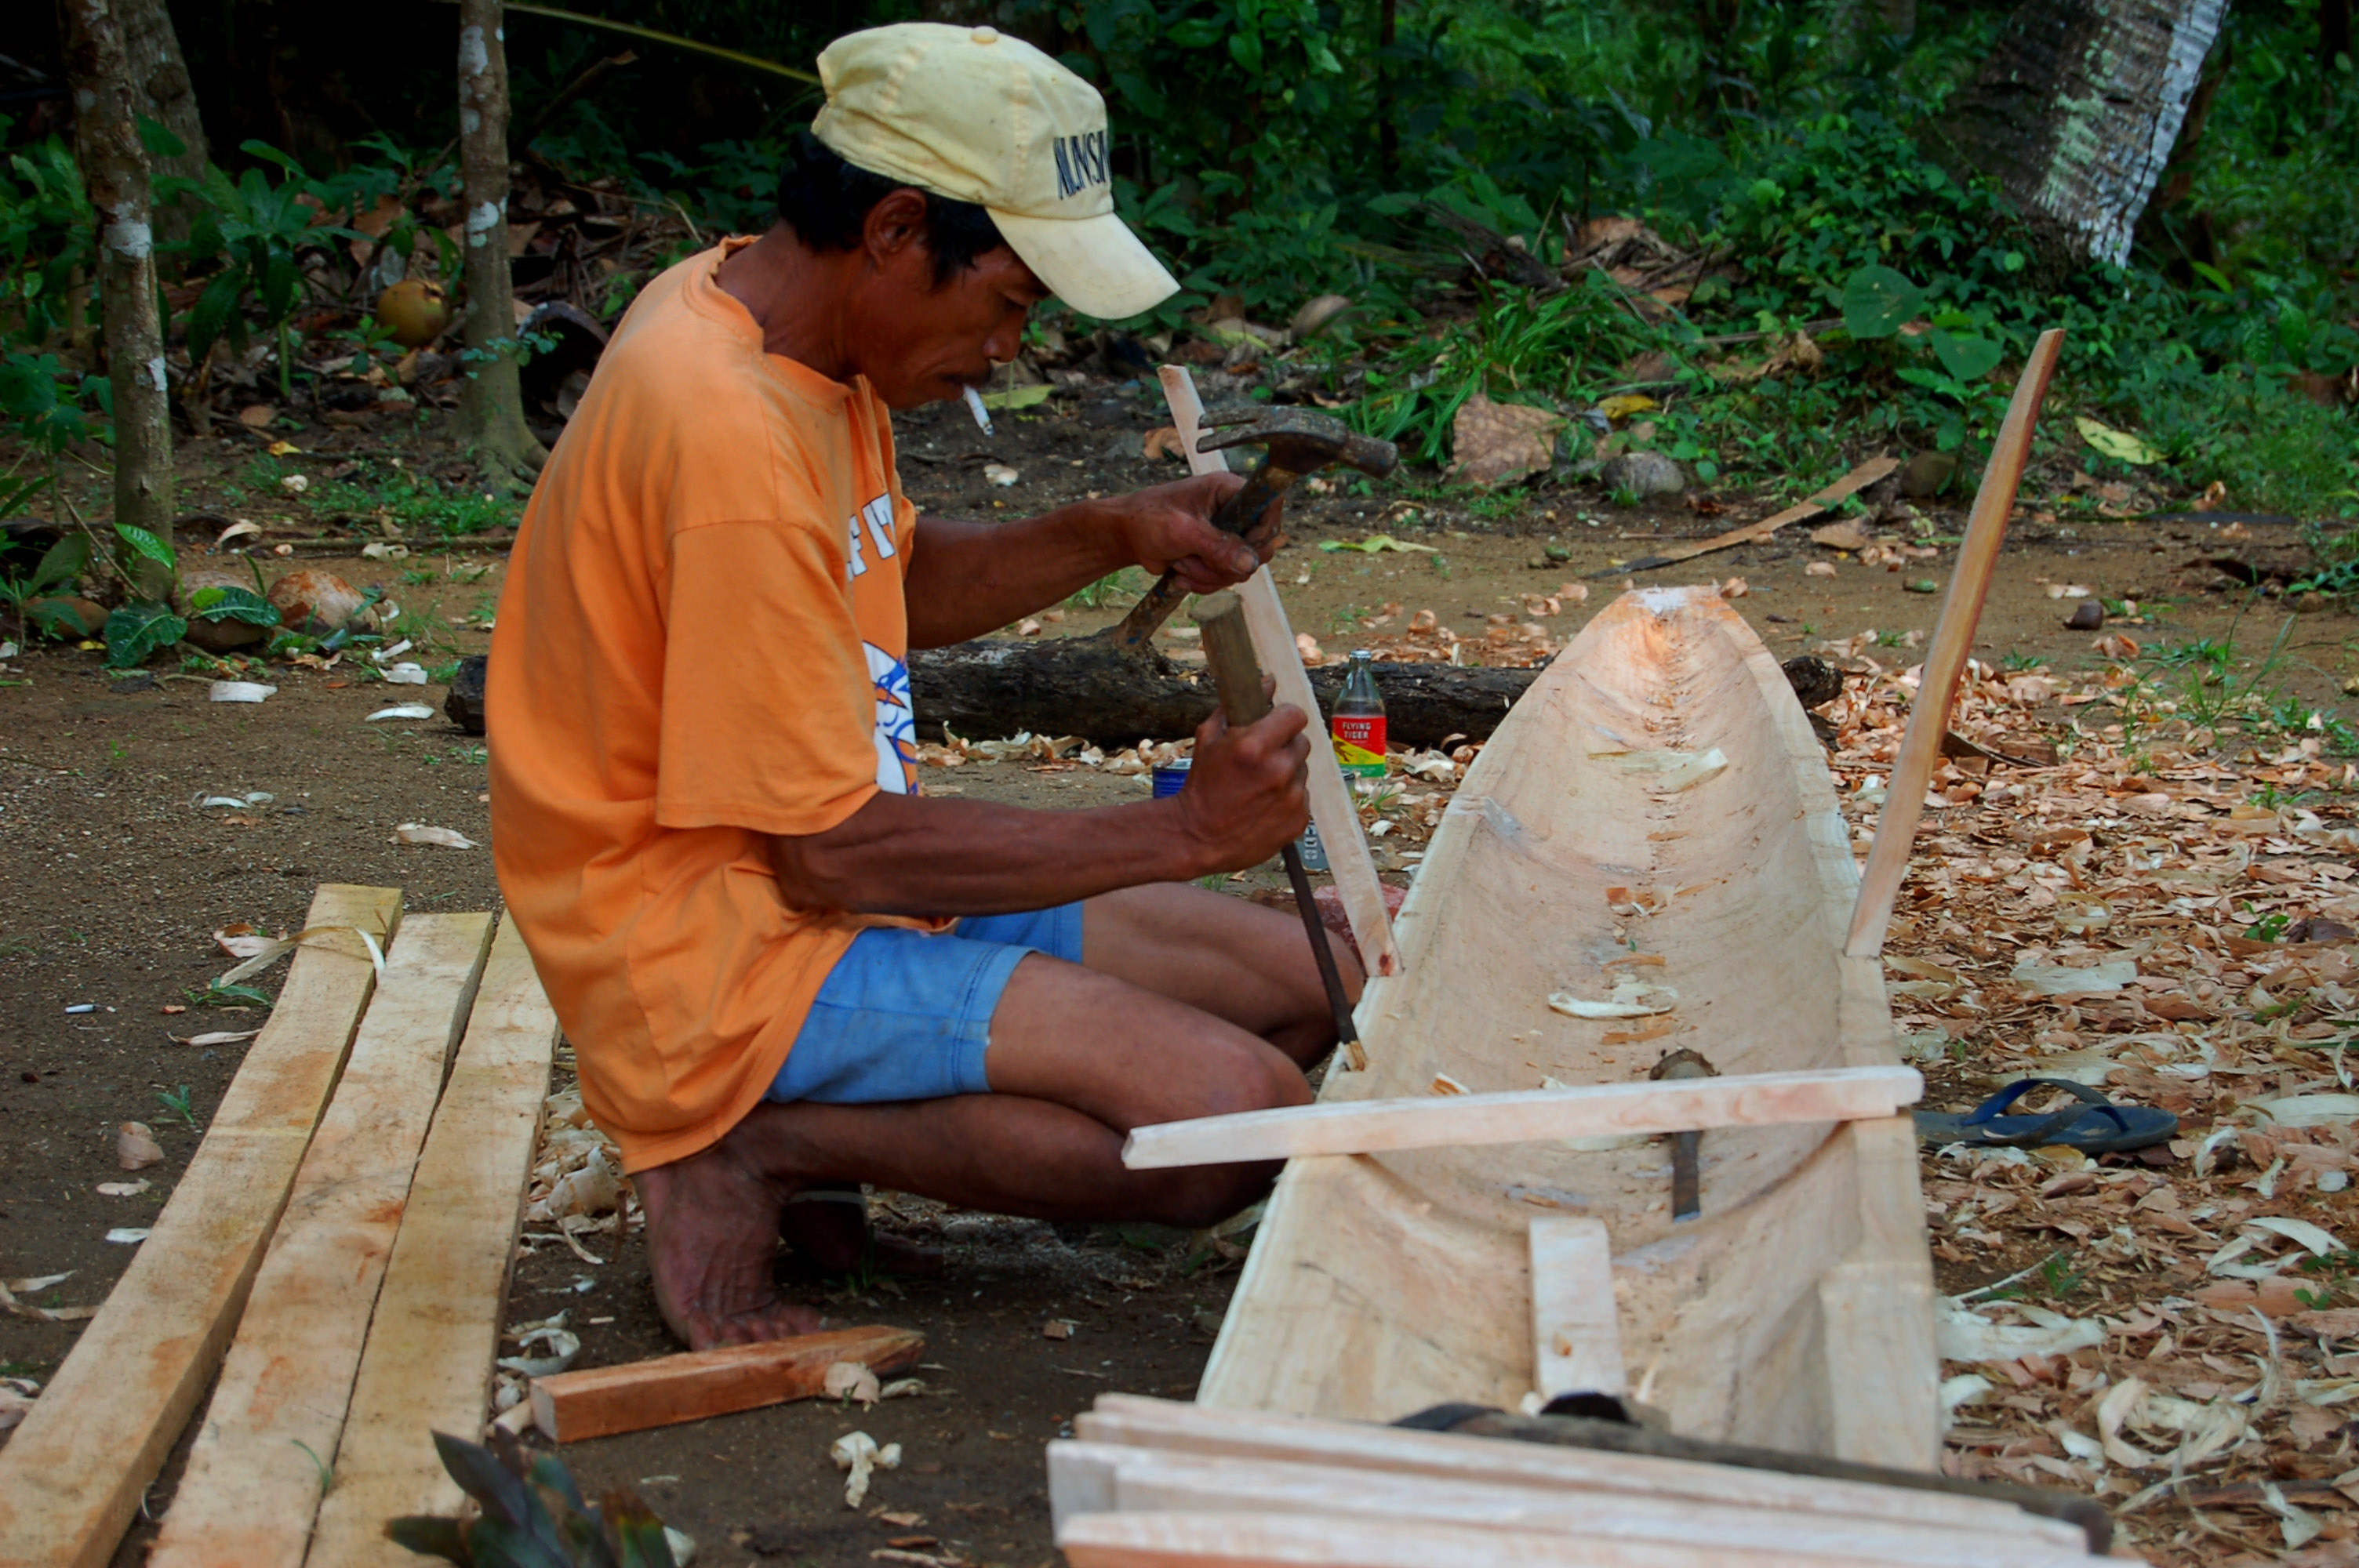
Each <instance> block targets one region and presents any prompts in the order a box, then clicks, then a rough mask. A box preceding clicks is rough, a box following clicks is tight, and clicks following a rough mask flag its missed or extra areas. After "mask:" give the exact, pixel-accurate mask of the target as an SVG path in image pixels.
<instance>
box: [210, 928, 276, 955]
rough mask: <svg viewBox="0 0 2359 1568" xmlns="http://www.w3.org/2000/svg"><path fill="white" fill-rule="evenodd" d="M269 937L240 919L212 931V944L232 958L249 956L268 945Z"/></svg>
mask: <svg viewBox="0 0 2359 1568" xmlns="http://www.w3.org/2000/svg"><path fill="white" fill-rule="evenodd" d="M270 943H271V938H269V937H267V936H265V935H263V934H262V933H261V932H259V931H256V930H255V928H254V927H253V926H251V925H246V924H245V922H244V921H240V922H239V923H238V924H237V925H224V926H223V927H222V928H221V929H220V930H219V931H216V932H214V933H213V944H214V946H218V947H219V948H220V949H221V950H222V951H223V952H224V953H227V954H228V955H229V956H230V957H233V958H251V957H254V956H255V954H256V953H259V952H262V951H263V950H264V949H266V948H267V947H268V946H270Z"/></svg>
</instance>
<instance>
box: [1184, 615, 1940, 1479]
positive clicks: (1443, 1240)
mask: <svg viewBox="0 0 2359 1568" xmlns="http://www.w3.org/2000/svg"><path fill="white" fill-rule="evenodd" d="M1662 752H1673V753H1685V754H1686V760H1683V759H1682V758H1681V757H1680V756H1678V755H1673V756H1670V757H1665V756H1662V755H1660V754H1659V753H1662ZM1712 752H1718V753H1720V758H1719V764H1720V765H1718V766H1717V768H1716V769H1715V765H1714V762H1713V760H1712V757H1711V753H1712ZM1666 764H1668V766H1666ZM1857 885H1858V871H1857V869H1856V867H1855V865H1854V861H1853V859H1852V854H1851V849H1850V845H1849V841H1848V836H1847V834H1846V831H1845V829H1844V827H1843V820H1842V817H1841V816H1840V814H1839V813H1838V811H1837V809H1836V804H1835V797H1834V793H1833V789H1832V782H1831V779H1830V776H1829V773H1828V770H1827V766H1826V762H1825V757H1824V753H1823V752H1821V749H1820V747H1819V744H1818V742H1817V741H1816V740H1814V739H1813V737H1812V736H1811V733H1810V727H1809V725H1808V723H1807V721H1806V719H1805V718H1804V716H1803V713H1802V710H1801V708H1800V707H1799V705H1798V704H1797V703H1796V702H1795V701H1794V699H1793V697H1792V694H1791V692H1790V691H1789V689H1788V686H1787V683H1786V681H1785V678H1784V676H1783V674H1782V672H1781V671H1780V670H1779V669H1778V667H1777V663H1776V661H1775V660H1774V659H1773V658H1772V657H1771V656H1770V654H1769V653H1768V651H1767V649H1766V648H1764V647H1763V646H1762V644H1761V643H1760V641H1759V640H1758V639H1757V638H1756V637H1755V636H1754V634H1753V633H1752V632H1751V630H1750V629H1749V628H1747V627H1746V626H1745V622H1743V621H1742V620H1741V619H1740V618H1739V617H1738V616H1737V615H1736V613H1735V612H1734V611H1733V610H1731V609H1730V608H1729V607H1728V606H1727V605H1726V604H1725V603H1723V601H1722V600H1721V599H1720V598H1719V596H1718V595H1717V594H1716V593H1715V592H1713V591H1712V589H1645V590H1640V591H1636V592H1632V593H1627V594H1625V595H1624V596H1623V597H1622V598H1621V599H1620V600H1617V601H1615V602H1614V604H1612V605H1610V606H1608V607H1607V608H1606V609H1605V610H1604V611H1602V612H1600V613H1599V614H1598V615H1597V616H1596V617H1595V618H1594V619H1593V621H1592V622H1590V624H1589V625H1588V626H1587V628H1585V629H1584V630H1583V631H1582V633H1581V635H1580V636H1579V637H1578V638H1576V639H1575V640H1574V642H1573V643H1571V646H1569V647H1568V648H1567V649H1566V650H1565V651H1564V653H1563V654H1560V656H1559V657H1558V658H1557V660H1556V661H1555V662H1554V664H1553V665H1551V666H1550V667H1549V670H1548V671H1547V672H1546V674H1545V675H1543V676H1541V678H1540V679H1539V680H1538V682H1536V683H1535V684H1534V685H1533V687H1532V688H1531V689H1530V691H1529V692H1528V693H1527V695H1526V696H1525V697H1523V698H1522V699H1521V700H1520V701H1519V702H1518V703H1517V705H1516V708H1515V709H1514V711H1513V712H1512V713H1510V714H1509V715H1508V717H1507V719H1506V721H1505V722H1504V723H1503V724H1502V725H1501V726H1500V728H1499V730H1498V732H1497V734H1496V735H1495V737H1494V738H1493V740H1492V741H1491V743H1490V744H1489V746H1488V747H1486V748H1485V750H1484V752H1483V753H1482V755H1481V757H1480V758H1479V759H1478V760H1477V761H1476V762H1475V763H1474V765H1473V768H1472V770H1471V771H1470V772H1469V773H1468V776H1467V778H1466V780H1465V783H1464V784H1463V785H1462V787H1461V788H1460V790H1459V792H1458V795H1457V796H1456V798H1455V800H1454V801H1453V802H1452V804H1451V808H1450V810H1449V813H1448V815H1447V816H1446V818H1445V820H1444V822H1443V824H1442V826H1441V827H1440V831H1439V832H1437V834H1436V835H1435V837H1434V840H1433V843H1432V845H1431V847H1430V851H1429V853H1428V856H1427V859H1426V861H1425V865H1424V869H1423V871H1422V872H1421V874H1420V875H1419V879H1418V882H1417V885H1416V887H1415V888H1414V889H1413V890H1412V891H1411V892H1410V894H1409V896H1408V901H1407V903H1405V904H1404V906H1403V907H1402V910H1401V914H1400V918H1399V922H1398V925H1397V935H1398V938H1399V941H1400V945H1401V947H1402V950H1403V953H1404V955H1405V957H1406V960H1407V966H1408V968H1407V972H1406V973H1405V974H1402V975H1399V976H1397V977H1392V978H1388V979H1378V980H1375V981H1373V982H1371V984H1370V985H1369V987H1368V989H1367V992H1366V994H1365V996H1364V999H1363V1000H1362V1002H1361V1005H1360V1009H1359V1015H1358V1016H1359V1022H1360V1027H1361V1031H1362V1033H1363V1035H1364V1038H1365V1041H1366V1044H1367V1051H1368V1056H1369V1062H1370V1065H1369V1069H1368V1071H1366V1072H1364V1073H1352V1072H1346V1071H1343V1070H1341V1069H1340V1067H1338V1068H1337V1069H1333V1070H1331V1074H1330V1076H1329V1077H1328V1079H1327V1082H1326V1085H1325V1087H1324V1089H1323V1090H1322V1098H1324V1099H1327V1100H1337V1099H1344V1098H1376V1097H1396V1096H1415V1095H1423V1094H1428V1093H1431V1092H1433V1089H1434V1085H1435V1080H1436V1077H1437V1076H1441V1075H1446V1076H1448V1077H1450V1078H1451V1079H1453V1080H1455V1081H1456V1082H1457V1083H1459V1084H1461V1085H1462V1086H1463V1087H1465V1088H1466V1089H1469V1090H1473V1091H1476V1092H1481V1091H1486V1090H1500V1089H1528V1088H1538V1087H1541V1086H1542V1082H1543V1080H1544V1079H1553V1080H1555V1081H1557V1082H1560V1083H1564V1084H1585V1083H1608V1082H1625V1081H1629V1080H1632V1079H1636V1078H1643V1077H1644V1076H1647V1073H1648V1071H1649V1069H1650V1068H1651V1067H1652V1066H1653V1065H1654V1064H1655V1062H1656V1061H1657V1059H1658V1057H1659V1056H1660V1055H1661V1054H1663V1053H1664V1052H1666V1051H1669V1050H1672V1049H1675V1048H1680V1047H1685V1048H1688V1049H1692V1050H1695V1051H1699V1052H1701V1054H1703V1055H1704V1056H1705V1057H1706V1058H1708V1059H1709V1060H1710V1062H1711V1063H1712V1065H1713V1066H1714V1067H1715V1068H1716V1069H1717V1070H1718V1071H1719V1072H1720V1073H1722V1074H1723V1075H1733V1074H1747V1073H1767V1072H1780V1071H1792V1070H1799V1069H1807V1068H1825V1067H1837V1066H1859V1065H1874V1064H1886V1063H1891V1062H1894V1061H1897V1054H1896V1052H1895V1049H1894V1044H1893V1038H1892V1027H1891V1018H1890V1014H1889V1011H1888V1010H1887V1007H1886V1000H1885V994H1884V987H1883V980H1882V976H1881V970H1880V966H1879V965H1878V964H1877V962H1876V961H1875V960H1874V959H1872V958H1854V957H1845V956H1844V954H1843V937H1844V929H1845V925H1846V923H1847V922H1848V920H1849V918H1850V914H1851V909H1852V904H1853V902H1854V894H1855V892H1856V889H1857ZM1630 976H1636V977H1637V978H1639V979H1643V980H1645V981H1646V982H1647V983H1648V984H1649V985H1653V986H1667V987H1669V988H1671V989H1673V990H1675V991H1676V992H1677V993H1678V1000H1677V1003H1676V1005H1675V1006H1674V1007H1672V1008H1671V1010H1670V1011H1667V1012H1663V1013H1660V1014H1658V1015H1654V1016H1650V1017H1645V1018H1637V1019H1622V1020H1595V1019H1584V1018H1573V1017H1568V1016H1563V1015H1561V1014H1560V1013H1558V1012H1556V1011H1551V1010H1550V1009H1549V1005H1548V999H1549V995H1550V994H1551V993H1555V992H1564V991H1570V992H1571V993H1573V994H1575V995H1578V996H1582V997H1585V998H1592V999H1602V998H1605V997H1607V996H1608V995H1610V993H1611V991H1612V989H1613V987H1614V982H1615V980H1616V979H1619V978H1624V977H1630ZM1654 1000H1656V1001H1658V1002H1659V1001H1660V1000H1662V999H1661V998H1659V997H1657V998H1655V999H1654ZM1670 1162H1671V1161H1670V1152H1669V1141H1668V1140H1666V1139H1659V1138H1658V1139H1652V1140H1643V1141H1639V1140H1622V1141H1618V1143H1614V1142H1609V1143H1608V1146H1604V1147H1594V1146H1590V1147H1567V1146H1564V1145H1561V1144H1529V1143H1526V1144H1510V1145H1505V1146H1497V1147H1489V1148H1467V1149H1459V1148H1445V1149H1430V1150H1422V1151H1415V1152H1401V1153H1390V1154H1382V1155H1362V1156H1352V1157H1332V1158H1317V1159H1301V1160H1296V1161H1294V1162H1291V1163H1290V1164H1289V1165H1288V1168H1287V1171H1286V1173H1285V1174H1284V1175H1283V1177H1281V1179H1280V1180H1279V1183H1278V1185H1277V1191H1276V1193H1275V1194H1274V1195H1273V1196H1272V1198H1271V1200H1270V1205H1269V1208H1268V1212H1267V1215H1266V1218H1265V1220H1264V1222H1263V1225H1262V1227H1261V1232H1260V1235H1259V1237H1258V1238H1256V1243H1255V1246H1254V1249H1253V1253H1252V1256H1251V1258H1250V1259H1249V1260H1248V1261H1247V1264H1246V1266H1245V1274H1244V1277H1243V1279H1242V1280H1241V1281H1240V1282H1239V1285H1238V1289H1237V1292H1236V1295H1235V1298H1234V1301H1233V1302H1232V1303H1231V1305H1230V1309H1229V1314H1228V1317H1227V1320H1226V1322H1225V1324H1224V1325H1223V1330H1222V1333H1221V1336H1220V1339H1219V1342H1218V1344H1217V1345H1216V1346H1215V1347H1214V1349H1213V1353H1212V1361H1211V1364H1210V1366H1209V1367H1208V1368H1207V1369H1206V1372H1205V1376H1204V1379H1203V1381H1202V1385H1201V1390H1200V1393H1199V1396H1198V1397H1199V1399H1200V1400H1201V1402H1203V1403H1206V1404H1211V1405H1216V1406H1223V1407H1228V1408H1233V1409H1243V1410H1262V1411H1282V1412H1286V1413H1289V1414H1298V1415H1310V1416H1328V1417H1338V1418H1345V1419H1354V1420H1365V1421H1380V1422H1383V1421H1393V1420H1396V1419H1398V1418H1399V1417H1401V1416H1404V1415H1407V1414H1408V1413H1410V1412H1412V1411H1418V1410H1420V1409H1423V1408H1426V1407H1428V1406H1430V1405H1434V1404H1440V1403H1443V1402H1449V1401H1461V1400H1463V1401H1472V1402H1475V1403H1482V1404H1490V1405H1496V1406H1502V1407H1506V1408H1510V1409H1512V1408H1514V1407H1515V1406H1516V1405H1517V1403H1518V1402H1519V1401H1520V1400H1523V1398H1524V1397H1525V1396H1526V1394H1527V1392H1528V1391H1530V1390H1532V1389H1533V1388H1534V1386H1535V1354H1534V1335H1533V1318H1532V1306H1531V1265H1530V1261H1529V1254H1528V1250H1527V1231H1528V1227H1529V1226H1530V1223H1531V1221H1532V1220H1534V1219H1536V1218H1543V1217H1549V1216H1559V1215H1571V1216H1585V1217H1593V1218H1596V1219H1600V1220H1603V1222H1604V1224H1605V1226H1606V1227H1607V1230H1608V1233H1609V1234H1610V1236H1611V1238H1612V1246H1613V1255H1614V1262H1613V1280H1614V1298H1615V1303H1616V1315H1617V1317H1618V1320H1619V1326H1620V1332H1621V1341H1622V1347H1623V1354H1624V1363H1625V1367H1626V1368H1627V1375H1628V1380H1629V1386H1630V1389H1631V1391H1632V1392H1633V1394H1635V1395H1636V1397H1637V1398H1638V1399H1640V1400H1643V1401H1644V1402H1646V1403H1647V1404H1650V1405H1653V1406H1655V1407H1657V1408H1658V1409H1659V1410H1661V1411H1664V1412H1665V1413H1666V1414H1667V1415H1668V1417H1669V1422H1670V1424H1671V1428H1672V1430H1673V1431H1675V1432H1678V1433H1683V1434H1688V1435H1692V1436H1696V1437H1701V1438H1712V1439H1720V1440H1726V1441H1734V1442H1739V1443H1747V1444H1763V1445H1767V1446H1771V1447H1777V1448H1784V1449H1788V1450H1792V1451H1798V1452H1806V1453H1817V1454H1831V1455H1835V1456H1839V1457H1843V1458H1850V1459H1859V1460H1867V1461H1873V1462H1876V1463H1882V1464H1886V1465H1918V1466H1930V1465H1931V1464H1932V1462H1933V1459H1934V1455H1935V1453H1936V1448H1937V1444H1938V1416H1937V1402H1936V1390H1937V1386H1938V1379H1939V1363H1938V1361H1937V1360H1936V1358H1935V1356H1934V1350H1933V1336H1932V1321H1931V1269H1930V1260H1929V1258H1928V1255H1927V1251H1926V1238H1925V1230H1924V1217H1923V1211H1922V1206H1921V1200H1920V1198H1919V1190H1918V1179H1917V1161H1916V1145H1915V1140H1914V1137H1913V1134H1912V1131H1911V1129H1910V1126H1909V1123H1908V1118H1907V1117H1905V1116H1904V1117H1896V1118H1892V1119H1886V1120H1877V1121H1864V1122H1853V1123H1848V1124H1817V1125H1805V1126H1788V1127H1760V1128H1732V1129H1727V1130H1719V1131H1714V1132H1712V1133H1709V1134H1707V1135H1706V1136H1705V1137H1704V1139H1703V1141H1702V1149H1701V1191H1702V1211H1701V1215H1700V1216H1699V1217H1695V1218H1691V1219H1687V1220H1680V1221H1674V1219H1673V1218H1672V1215H1671V1204H1670Z"/></svg>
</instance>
